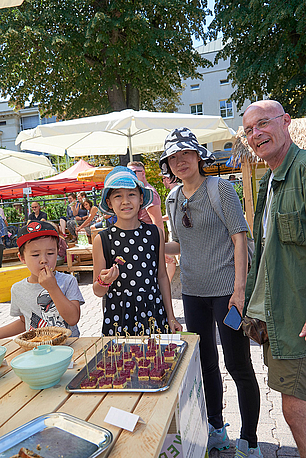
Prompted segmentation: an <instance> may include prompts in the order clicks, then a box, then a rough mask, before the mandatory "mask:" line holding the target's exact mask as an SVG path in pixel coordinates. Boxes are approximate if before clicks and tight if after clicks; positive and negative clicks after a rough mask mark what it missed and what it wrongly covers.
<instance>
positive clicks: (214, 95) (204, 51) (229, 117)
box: [178, 38, 250, 151]
mask: <svg viewBox="0 0 306 458" xmlns="http://www.w3.org/2000/svg"><path fill="white" fill-rule="evenodd" d="M221 49H222V38H219V39H217V40H215V41H212V42H210V43H208V44H207V45H205V46H204V45H202V46H198V47H197V48H196V51H197V52H198V53H199V54H201V56H202V57H204V58H205V59H207V60H209V61H210V62H212V64H213V66H212V67H206V68H199V69H198V70H199V73H201V74H202V75H203V77H204V78H203V80H199V79H191V78H188V79H186V80H184V84H185V86H186V87H185V90H184V92H183V94H182V97H181V100H182V105H180V107H179V109H178V113H192V114H194V115H199V114H204V115H216V116H222V118H224V121H225V122H226V124H227V125H228V126H229V127H231V128H232V129H234V130H237V129H238V127H239V126H240V125H242V114H243V112H244V110H245V109H246V107H247V106H248V105H249V103H250V102H249V101H246V102H245V103H244V105H243V107H242V108H241V110H238V109H237V105H236V104H235V102H229V101H228V98H229V97H230V95H231V94H232V92H233V91H234V89H233V87H232V85H231V83H230V81H229V79H228V75H227V69H228V67H229V59H227V60H219V61H218V63H217V64H214V60H215V57H216V54H217V52H218V51H220V50H221ZM207 146H208V149H210V150H211V151H218V150H228V149H230V148H231V142H230V141H225V142H213V144H208V145H207Z"/></svg>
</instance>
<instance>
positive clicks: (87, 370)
mask: <svg viewBox="0 0 306 458" xmlns="http://www.w3.org/2000/svg"><path fill="white" fill-rule="evenodd" d="M84 356H85V365H86V372H87V377H88V380H90V376H89V369H88V363H87V356H86V350H84Z"/></svg>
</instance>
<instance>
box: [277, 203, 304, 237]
mask: <svg viewBox="0 0 306 458" xmlns="http://www.w3.org/2000/svg"><path fill="white" fill-rule="evenodd" d="M276 224H277V229H278V234H279V239H280V241H281V242H283V243H287V244H290V243H292V244H296V245H303V244H304V243H305V234H304V230H303V226H302V221H301V214H300V212H298V211H295V212H291V213H279V212H276Z"/></svg>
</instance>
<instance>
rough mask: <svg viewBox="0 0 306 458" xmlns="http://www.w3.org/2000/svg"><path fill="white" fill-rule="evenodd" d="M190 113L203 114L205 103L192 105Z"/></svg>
mask: <svg viewBox="0 0 306 458" xmlns="http://www.w3.org/2000/svg"><path fill="white" fill-rule="evenodd" d="M190 113H191V114H194V115H202V114H203V104H202V103H199V104H196V105H190Z"/></svg>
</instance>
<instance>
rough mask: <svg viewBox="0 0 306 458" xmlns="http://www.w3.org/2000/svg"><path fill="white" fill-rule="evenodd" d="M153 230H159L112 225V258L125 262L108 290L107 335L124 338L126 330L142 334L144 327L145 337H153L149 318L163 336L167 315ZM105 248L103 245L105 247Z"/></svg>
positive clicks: (106, 303) (105, 312)
mask: <svg viewBox="0 0 306 458" xmlns="http://www.w3.org/2000/svg"><path fill="white" fill-rule="evenodd" d="M153 230H155V231H156V227H155V226H153V225H150V224H145V223H141V225H140V226H139V228H137V229H135V230H122V229H120V228H118V227H116V226H112V227H110V228H109V229H107V230H106V231H107V232H108V243H109V246H110V251H111V259H112V260H115V258H116V256H122V257H123V258H124V260H125V261H126V262H125V264H124V265H122V266H121V265H119V272H120V273H119V277H118V278H117V280H116V281H114V283H113V284H112V285H111V286H110V287H109V290H108V293H107V295H106V301H105V307H104V322H103V328H102V332H103V334H104V335H114V333H115V332H116V326H114V323H117V324H118V328H117V330H118V333H119V334H121V335H124V331H123V328H124V327H127V331H128V332H129V334H131V335H135V333H136V335H139V333H140V332H142V329H143V327H142V325H143V326H144V332H145V335H149V334H150V328H149V327H150V321H149V318H151V317H153V318H154V319H155V326H156V328H155V329H157V328H160V330H161V331H162V332H163V333H164V332H167V331H166V329H165V328H164V325H165V324H166V323H167V315H166V312H165V308H164V305H163V300H162V295H161V293H160V290H159V285H158V279H157V267H158V265H157V263H158V256H157V246H156V243H155V240H156V238H154V235H153ZM103 246H104V245H103ZM136 323H137V325H136Z"/></svg>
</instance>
